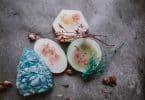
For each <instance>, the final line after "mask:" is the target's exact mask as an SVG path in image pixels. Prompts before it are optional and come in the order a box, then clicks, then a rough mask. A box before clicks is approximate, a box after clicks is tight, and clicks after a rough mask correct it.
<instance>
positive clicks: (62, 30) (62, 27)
mask: <svg viewBox="0 0 145 100" xmlns="http://www.w3.org/2000/svg"><path fill="white" fill-rule="evenodd" d="M52 26H53V30H54V33H55V34H56V39H57V40H58V41H60V42H70V41H72V40H73V39H74V38H76V37H77V36H78V32H79V33H85V32H87V31H88V28H89V26H88V23H87V21H86V19H85V17H84V16H83V14H82V12H81V11H79V10H62V11H61V12H60V13H59V14H58V16H57V17H56V19H55V20H54V22H53V25H52Z"/></svg>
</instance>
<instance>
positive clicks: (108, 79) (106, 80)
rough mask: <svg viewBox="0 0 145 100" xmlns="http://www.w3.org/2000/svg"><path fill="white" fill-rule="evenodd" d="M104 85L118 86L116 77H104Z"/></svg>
mask: <svg viewBox="0 0 145 100" xmlns="http://www.w3.org/2000/svg"><path fill="white" fill-rule="evenodd" d="M102 82H103V84H105V85H109V86H116V85H117V78H116V76H115V75H112V76H109V77H104V78H103V79H102Z"/></svg>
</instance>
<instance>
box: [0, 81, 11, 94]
mask: <svg viewBox="0 0 145 100" xmlns="http://www.w3.org/2000/svg"><path fill="white" fill-rule="evenodd" d="M12 86H13V84H12V82H10V81H7V80H6V81H4V82H1V83H0V92H1V91H5V90H7V89H8V88H11V87H12Z"/></svg>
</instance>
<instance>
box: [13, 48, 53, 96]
mask: <svg viewBox="0 0 145 100" xmlns="http://www.w3.org/2000/svg"><path fill="white" fill-rule="evenodd" d="M17 71H18V74H17V80H16V86H17V89H18V90H19V92H20V94H21V95H23V96H29V95H33V94H38V93H42V92H45V91H48V90H50V89H52V87H53V77H52V73H51V72H50V70H49V68H48V66H47V65H46V64H45V63H44V62H43V61H42V60H41V59H40V58H39V56H38V55H37V54H36V53H35V52H34V51H33V50H32V49H28V48H25V49H24V50H23V53H22V56H21V58H20V62H19V65H18V67H17Z"/></svg>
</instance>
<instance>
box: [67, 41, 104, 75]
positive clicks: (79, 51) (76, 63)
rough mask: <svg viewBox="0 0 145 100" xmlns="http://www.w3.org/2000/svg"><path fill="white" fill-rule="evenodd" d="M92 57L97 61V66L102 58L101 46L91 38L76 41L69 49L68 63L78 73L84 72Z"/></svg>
mask: <svg viewBox="0 0 145 100" xmlns="http://www.w3.org/2000/svg"><path fill="white" fill-rule="evenodd" d="M91 57H93V58H95V59H96V62H97V64H99V62H100V61H101V57H102V52H101V48H100V46H99V44H98V43H97V42H96V41H95V40H93V39H91V38H79V39H76V40H74V41H73V42H72V43H71V44H70V45H69V47H68V50H67V58H68V62H69V64H70V65H71V66H72V67H73V68H74V69H75V70H76V71H79V72H84V71H85V69H86V67H87V66H88V65H89V59H90V58H91Z"/></svg>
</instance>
